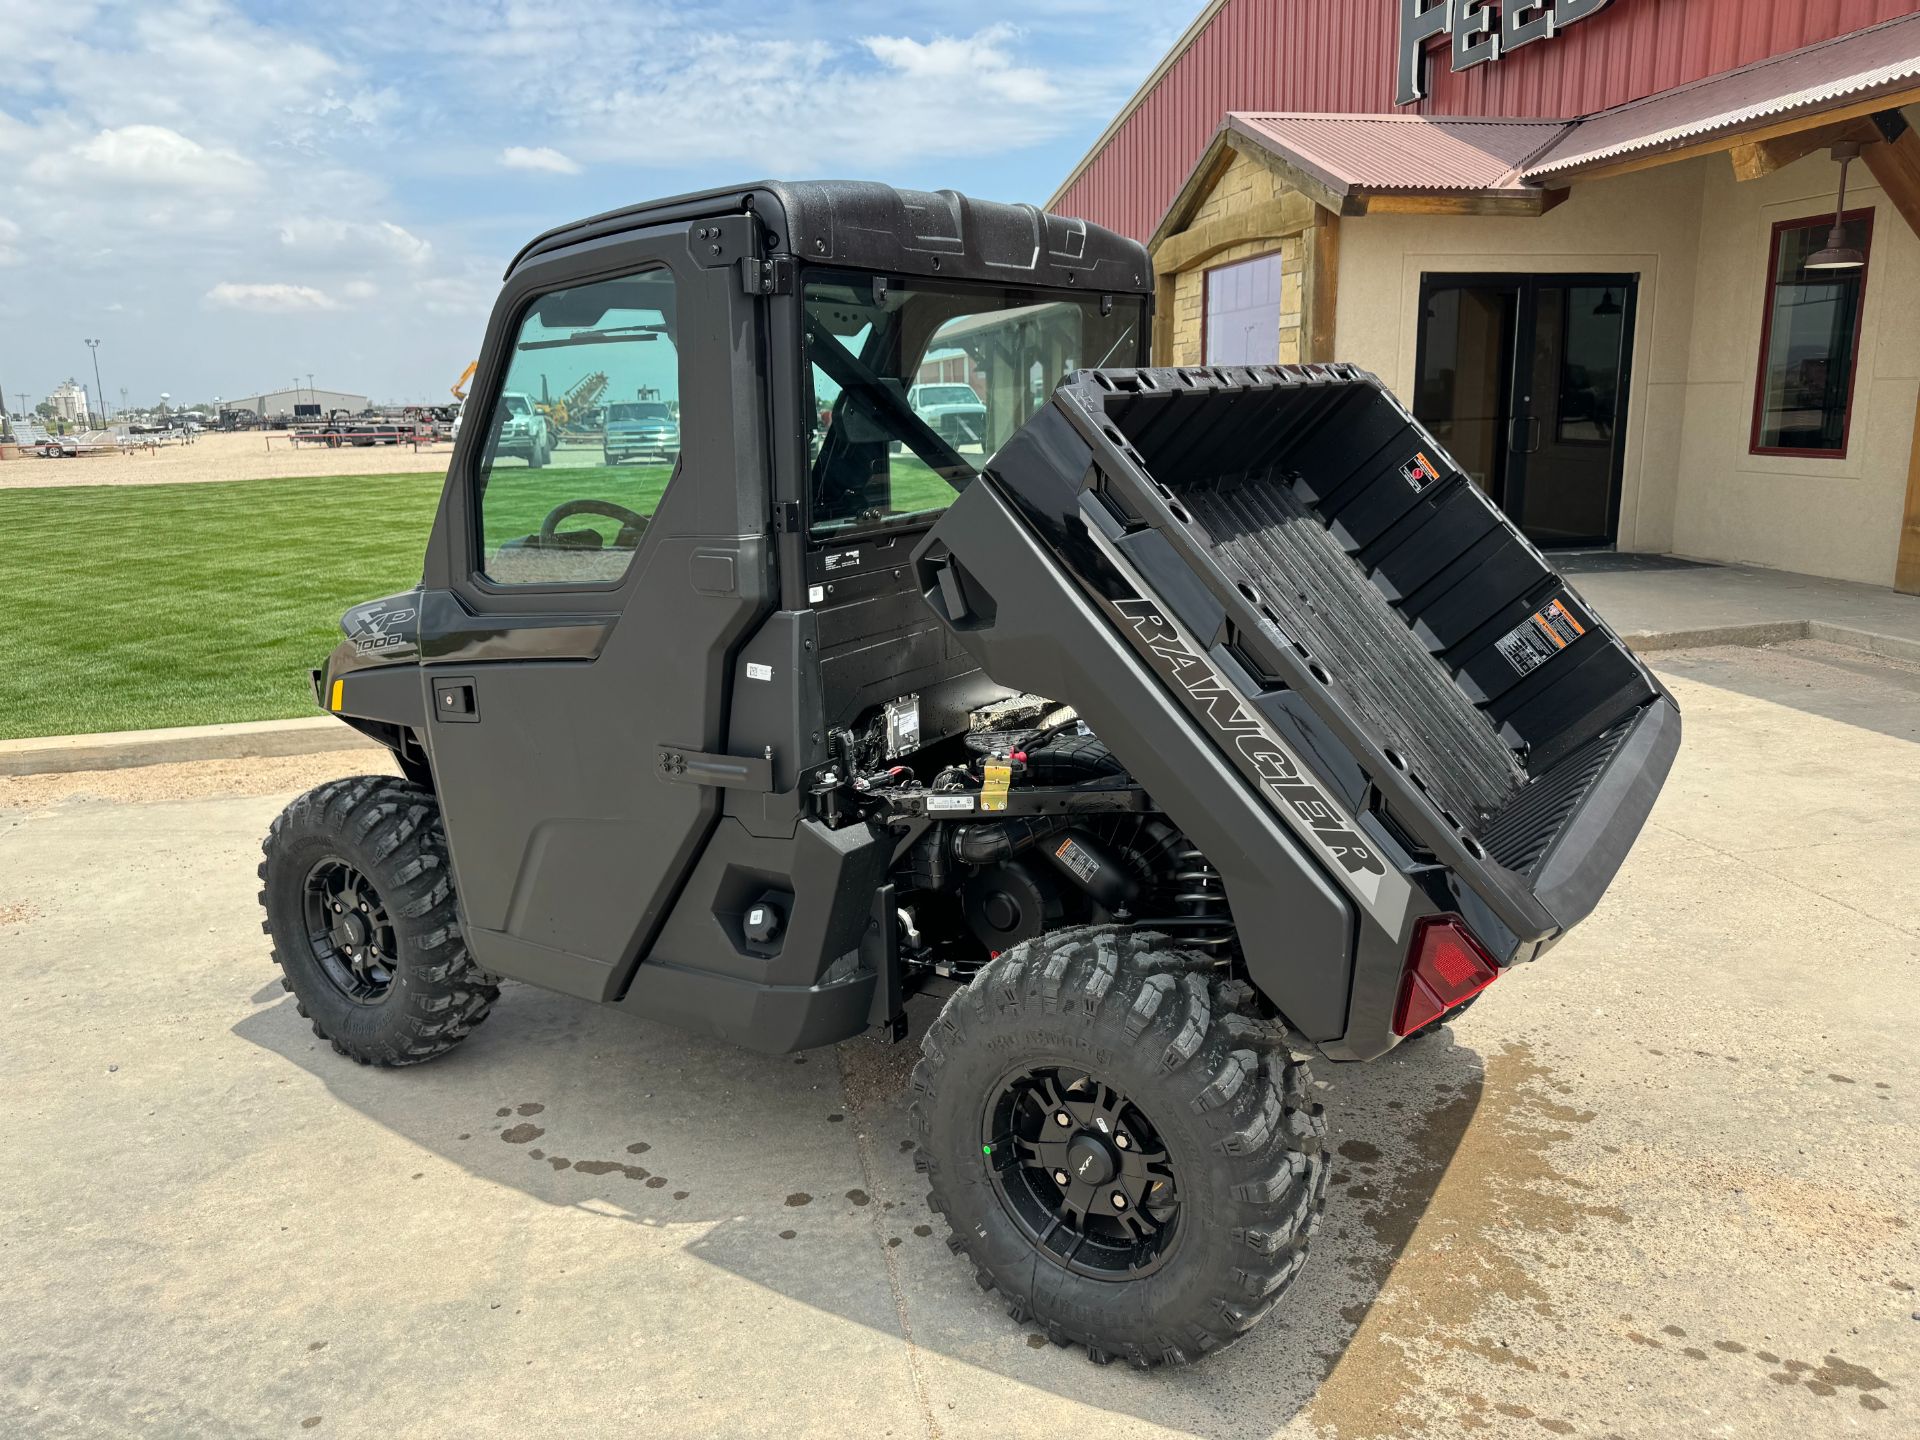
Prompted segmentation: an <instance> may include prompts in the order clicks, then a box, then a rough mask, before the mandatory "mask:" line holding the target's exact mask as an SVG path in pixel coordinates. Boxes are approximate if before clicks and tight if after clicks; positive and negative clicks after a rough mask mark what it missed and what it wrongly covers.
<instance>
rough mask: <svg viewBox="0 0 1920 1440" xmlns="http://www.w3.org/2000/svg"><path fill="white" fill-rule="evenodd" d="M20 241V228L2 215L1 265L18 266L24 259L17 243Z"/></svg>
mask: <svg viewBox="0 0 1920 1440" xmlns="http://www.w3.org/2000/svg"><path fill="white" fill-rule="evenodd" d="M19 239H20V227H19V226H18V225H16V224H14V223H13V221H11V220H9V219H7V217H6V216H4V215H0V265H18V264H19V263H20V262H21V260H23V259H24V258H26V257H24V256H23V255H21V253H20V251H19V249H18V246H17V242H18V241H19Z"/></svg>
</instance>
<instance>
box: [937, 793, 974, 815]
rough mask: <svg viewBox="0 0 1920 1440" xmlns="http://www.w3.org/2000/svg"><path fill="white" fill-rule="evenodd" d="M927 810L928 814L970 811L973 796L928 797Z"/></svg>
mask: <svg viewBox="0 0 1920 1440" xmlns="http://www.w3.org/2000/svg"><path fill="white" fill-rule="evenodd" d="M927 809H928V811H929V812H937V811H941V810H971V809H973V796H971V795H929V796H928V797H927Z"/></svg>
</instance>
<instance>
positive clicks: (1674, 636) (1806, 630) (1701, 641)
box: [0, 620, 1920, 776]
mask: <svg viewBox="0 0 1920 1440" xmlns="http://www.w3.org/2000/svg"><path fill="white" fill-rule="evenodd" d="M1623 638H1624V639H1625V640H1626V642H1627V644H1628V645H1629V646H1631V647H1632V648H1633V649H1634V650H1635V651H1636V652H1637V653H1639V654H1642V655H1647V654H1657V653H1659V652H1660V651H1662V650H1681V649H1696V648H1699V647H1701V646H1706V645H1778V644H1781V643H1782V642H1784V641H1788V640H1825V641H1828V642H1830V643H1832V644H1835V645H1847V646H1851V647H1852V648H1854V649H1856V650H1864V651H1867V652H1868V653H1870V654H1874V655H1881V656H1885V657H1886V658H1888V659H1893V660H1908V661H1913V662H1915V663H1920V641H1915V640H1904V639H1901V638H1900V637H1898V636H1895V635H1877V634H1875V633H1874V632H1872V631H1870V630H1856V629H1854V628H1853V627H1851V626H1848V625H1835V624H1833V623H1832V622H1830V621H1827V620H1772V621H1767V622H1765V623H1762V624H1758V625H1721V626H1715V627H1712V628H1709V629H1701V630H1660V631H1648V632H1645V633H1642V634H1638V635H1627V636H1624V637H1623ZM378 748H379V747H378V746H377V745H376V744H375V743H374V742H373V741H371V740H369V739H368V738H367V737H366V736H364V735H362V734H361V733H360V732H359V731H358V730H355V729H353V728H352V727H351V726H349V725H345V724H342V723H341V722H340V721H338V720H335V719H333V718H332V717H331V716H327V715H315V716H312V717H311V718H307V719H300V720H254V721H249V722H247V723H245V724H241V725H193V726H187V727H184V728H182V729H178V730H120V731H114V732H110V733H106V734H99V735H55V736H50V737H48V738H46V739H33V740H0V776H7V775H52V774H61V773H65V772H67V771H73V770H123V769H128V768H130V767H132V766H136V765H168V764H179V763H182V762H190V761H195V760H247V759H255V758H259V757H263V756H269V755H319V754H324V753H325V752H327V751H330V750H375V749H378Z"/></svg>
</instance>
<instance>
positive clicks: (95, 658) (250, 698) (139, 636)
mask: <svg viewBox="0 0 1920 1440" xmlns="http://www.w3.org/2000/svg"><path fill="white" fill-rule="evenodd" d="M440 485H441V477H440V476H438V475H355V476H341V477H331V478H325V479H302V480H236V481H232V482H215V483H207V484H194V485H147V486H134V485H128V486H109V485H84V486H73V487H71V488H67V487H62V488H59V489H49V490H0V739H13V738H16V737H19V736H26V735H67V734H74V733H78V732H83V731H90V730H136V729H146V728H148V727H151V726H163V725H205V724H213V723H216V722H220V721H229V720H270V719H277V718H280V717H282V716H288V715H311V714H314V713H317V712H316V711H315V710H314V705H313V692H312V690H311V689H310V688H309V686H308V682H307V670H308V669H309V667H311V666H314V665H318V664H319V663H320V662H321V661H322V660H323V659H325V658H326V654H327V652H328V651H329V650H331V649H332V648H333V647H334V645H335V644H336V643H337V642H338V641H339V639H340V628H339V627H340V616H341V613H342V612H343V611H345V610H346V609H347V607H348V606H350V605H353V604H354V603H356V602H358V601H361V600H371V599H374V598H376V597H378V596H381V595H390V594H392V593H394V592H395V591H397V590H404V589H407V588H408V587H409V586H411V585H413V584H415V583H417V582H418V580H419V578H420V561H421V556H422V555H423V554H424V553H425V551H426V543H427V531H428V529H429V528H430V527H431V526H432V523H433V512H434V507H435V505H436V504H437V503H438V500H439V495H440ZM536 523H537V522H536Z"/></svg>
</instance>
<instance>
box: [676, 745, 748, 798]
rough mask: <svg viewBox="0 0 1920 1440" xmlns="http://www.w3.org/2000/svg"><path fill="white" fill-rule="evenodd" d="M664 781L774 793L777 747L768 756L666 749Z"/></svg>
mask: <svg viewBox="0 0 1920 1440" xmlns="http://www.w3.org/2000/svg"><path fill="white" fill-rule="evenodd" d="M658 765H659V771H660V778H661V779H662V780H669V781H672V782H674V783H676V784H680V785H712V786H715V787H717V788H719V789H722V790H757V791H759V792H761V793H762V794H771V793H772V791H773V747H772V746H768V747H767V753H766V754H764V755H711V754H706V753H703V752H700V751H696V750H678V749H675V748H674V747H673V746H671V745H662V746H661V747H660V751H659V758H658Z"/></svg>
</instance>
